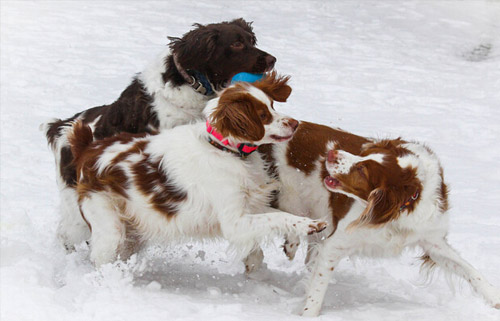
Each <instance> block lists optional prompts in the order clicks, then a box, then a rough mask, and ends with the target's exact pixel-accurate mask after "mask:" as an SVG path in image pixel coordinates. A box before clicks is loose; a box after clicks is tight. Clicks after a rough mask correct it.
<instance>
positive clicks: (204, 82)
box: [172, 54, 215, 96]
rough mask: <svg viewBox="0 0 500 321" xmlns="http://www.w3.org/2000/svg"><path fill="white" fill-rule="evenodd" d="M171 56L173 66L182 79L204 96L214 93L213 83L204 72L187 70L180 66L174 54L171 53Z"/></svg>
mask: <svg viewBox="0 0 500 321" xmlns="http://www.w3.org/2000/svg"><path fill="white" fill-rule="evenodd" d="M172 57H173V60H174V65H175V68H176V69H177V71H178V72H179V74H180V75H181V76H182V78H184V80H185V81H186V82H187V83H188V84H189V85H190V86H191V87H192V88H193V89H194V91H196V92H198V93H200V94H202V95H205V96H212V95H214V94H215V91H214V89H213V88H214V87H213V85H212V84H211V83H210V81H209V80H208V78H207V77H206V76H205V75H204V74H202V73H201V72H198V71H196V70H189V72H188V71H187V70H185V69H184V68H183V67H182V66H181V64H180V63H179V59H178V58H177V55H176V54H173V55H172Z"/></svg>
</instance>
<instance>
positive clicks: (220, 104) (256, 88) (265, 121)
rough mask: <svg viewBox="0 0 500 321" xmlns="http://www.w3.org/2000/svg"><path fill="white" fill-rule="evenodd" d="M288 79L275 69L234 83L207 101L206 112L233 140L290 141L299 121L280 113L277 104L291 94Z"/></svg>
mask: <svg viewBox="0 0 500 321" xmlns="http://www.w3.org/2000/svg"><path fill="white" fill-rule="evenodd" d="M288 79H289V77H284V76H278V75H277V74H276V73H275V72H272V73H271V74H269V75H267V76H266V77H264V78H263V79H262V80H260V81H258V82H255V83H251V84H250V83H237V84H235V85H232V86H230V87H229V88H226V89H225V90H224V91H223V92H222V94H221V95H220V97H218V98H216V99H213V100H211V101H210V102H209V103H208V104H207V107H206V109H205V113H206V114H207V115H208V118H209V121H210V123H211V124H212V126H213V127H214V128H215V130H216V131H217V132H219V133H221V134H222V135H223V136H224V137H228V138H229V139H231V140H232V141H233V142H248V143H253V144H255V145H261V144H268V143H277V142H284V141H287V140H289V139H291V138H292V136H293V134H294V133H295V130H296V129H297V127H298V125H299V122H298V121H297V120H295V119H293V118H290V117H288V116H285V115H282V114H279V113H277V112H276V111H275V110H274V107H273V105H274V101H279V102H285V101H286V100H287V98H288V96H290V93H291V92H292V88H290V86H288V85H287V82H288Z"/></svg>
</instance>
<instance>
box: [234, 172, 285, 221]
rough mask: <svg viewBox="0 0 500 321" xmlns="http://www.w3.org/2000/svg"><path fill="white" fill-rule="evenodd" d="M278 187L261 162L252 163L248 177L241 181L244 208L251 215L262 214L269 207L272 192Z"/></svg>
mask: <svg viewBox="0 0 500 321" xmlns="http://www.w3.org/2000/svg"><path fill="white" fill-rule="evenodd" d="M278 187H279V186H278V182H277V181H276V180H274V179H271V178H269V176H268V175H267V173H266V171H265V169H264V166H263V163H262V162H255V163H253V164H252V165H251V166H249V171H248V175H245V176H244V177H242V180H241V191H242V193H243V196H244V201H245V207H247V208H248V209H249V210H250V212H251V213H260V212H262V211H263V210H264V209H266V208H268V207H269V203H270V202H271V199H272V195H273V192H274V191H276V190H277V189H278Z"/></svg>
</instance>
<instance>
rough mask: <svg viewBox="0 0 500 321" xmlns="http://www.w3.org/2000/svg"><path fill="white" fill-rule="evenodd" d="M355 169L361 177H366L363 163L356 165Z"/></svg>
mask: <svg viewBox="0 0 500 321" xmlns="http://www.w3.org/2000/svg"><path fill="white" fill-rule="evenodd" d="M356 170H357V171H358V173H359V175H361V177H363V178H364V179H366V178H367V177H366V167H365V166H363V165H358V166H356Z"/></svg>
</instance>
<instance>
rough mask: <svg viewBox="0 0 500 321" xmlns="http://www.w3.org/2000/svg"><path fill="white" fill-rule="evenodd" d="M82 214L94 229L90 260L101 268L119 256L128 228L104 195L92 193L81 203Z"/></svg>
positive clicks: (91, 239)
mask: <svg viewBox="0 0 500 321" xmlns="http://www.w3.org/2000/svg"><path fill="white" fill-rule="evenodd" d="M81 208H82V213H83V214H84V215H85V218H86V219H87V221H88V222H89V224H90V226H91V227H92V235H91V238H90V247H91V251H90V260H91V261H92V262H94V264H95V265H96V266H97V267H99V266H100V265H102V264H106V263H111V262H113V261H115V260H116V259H117V258H118V256H119V254H120V253H119V251H120V250H121V249H123V248H124V247H125V246H124V245H125V241H126V228H125V225H124V224H123V222H122V221H121V220H120V213H119V212H118V210H117V209H116V208H115V207H114V205H113V203H112V202H111V200H110V199H109V198H108V197H106V195H103V194H102V193H91V194H89V195H88V196H87V197H85V199H83V200H82V202H81Z"/></svg>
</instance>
